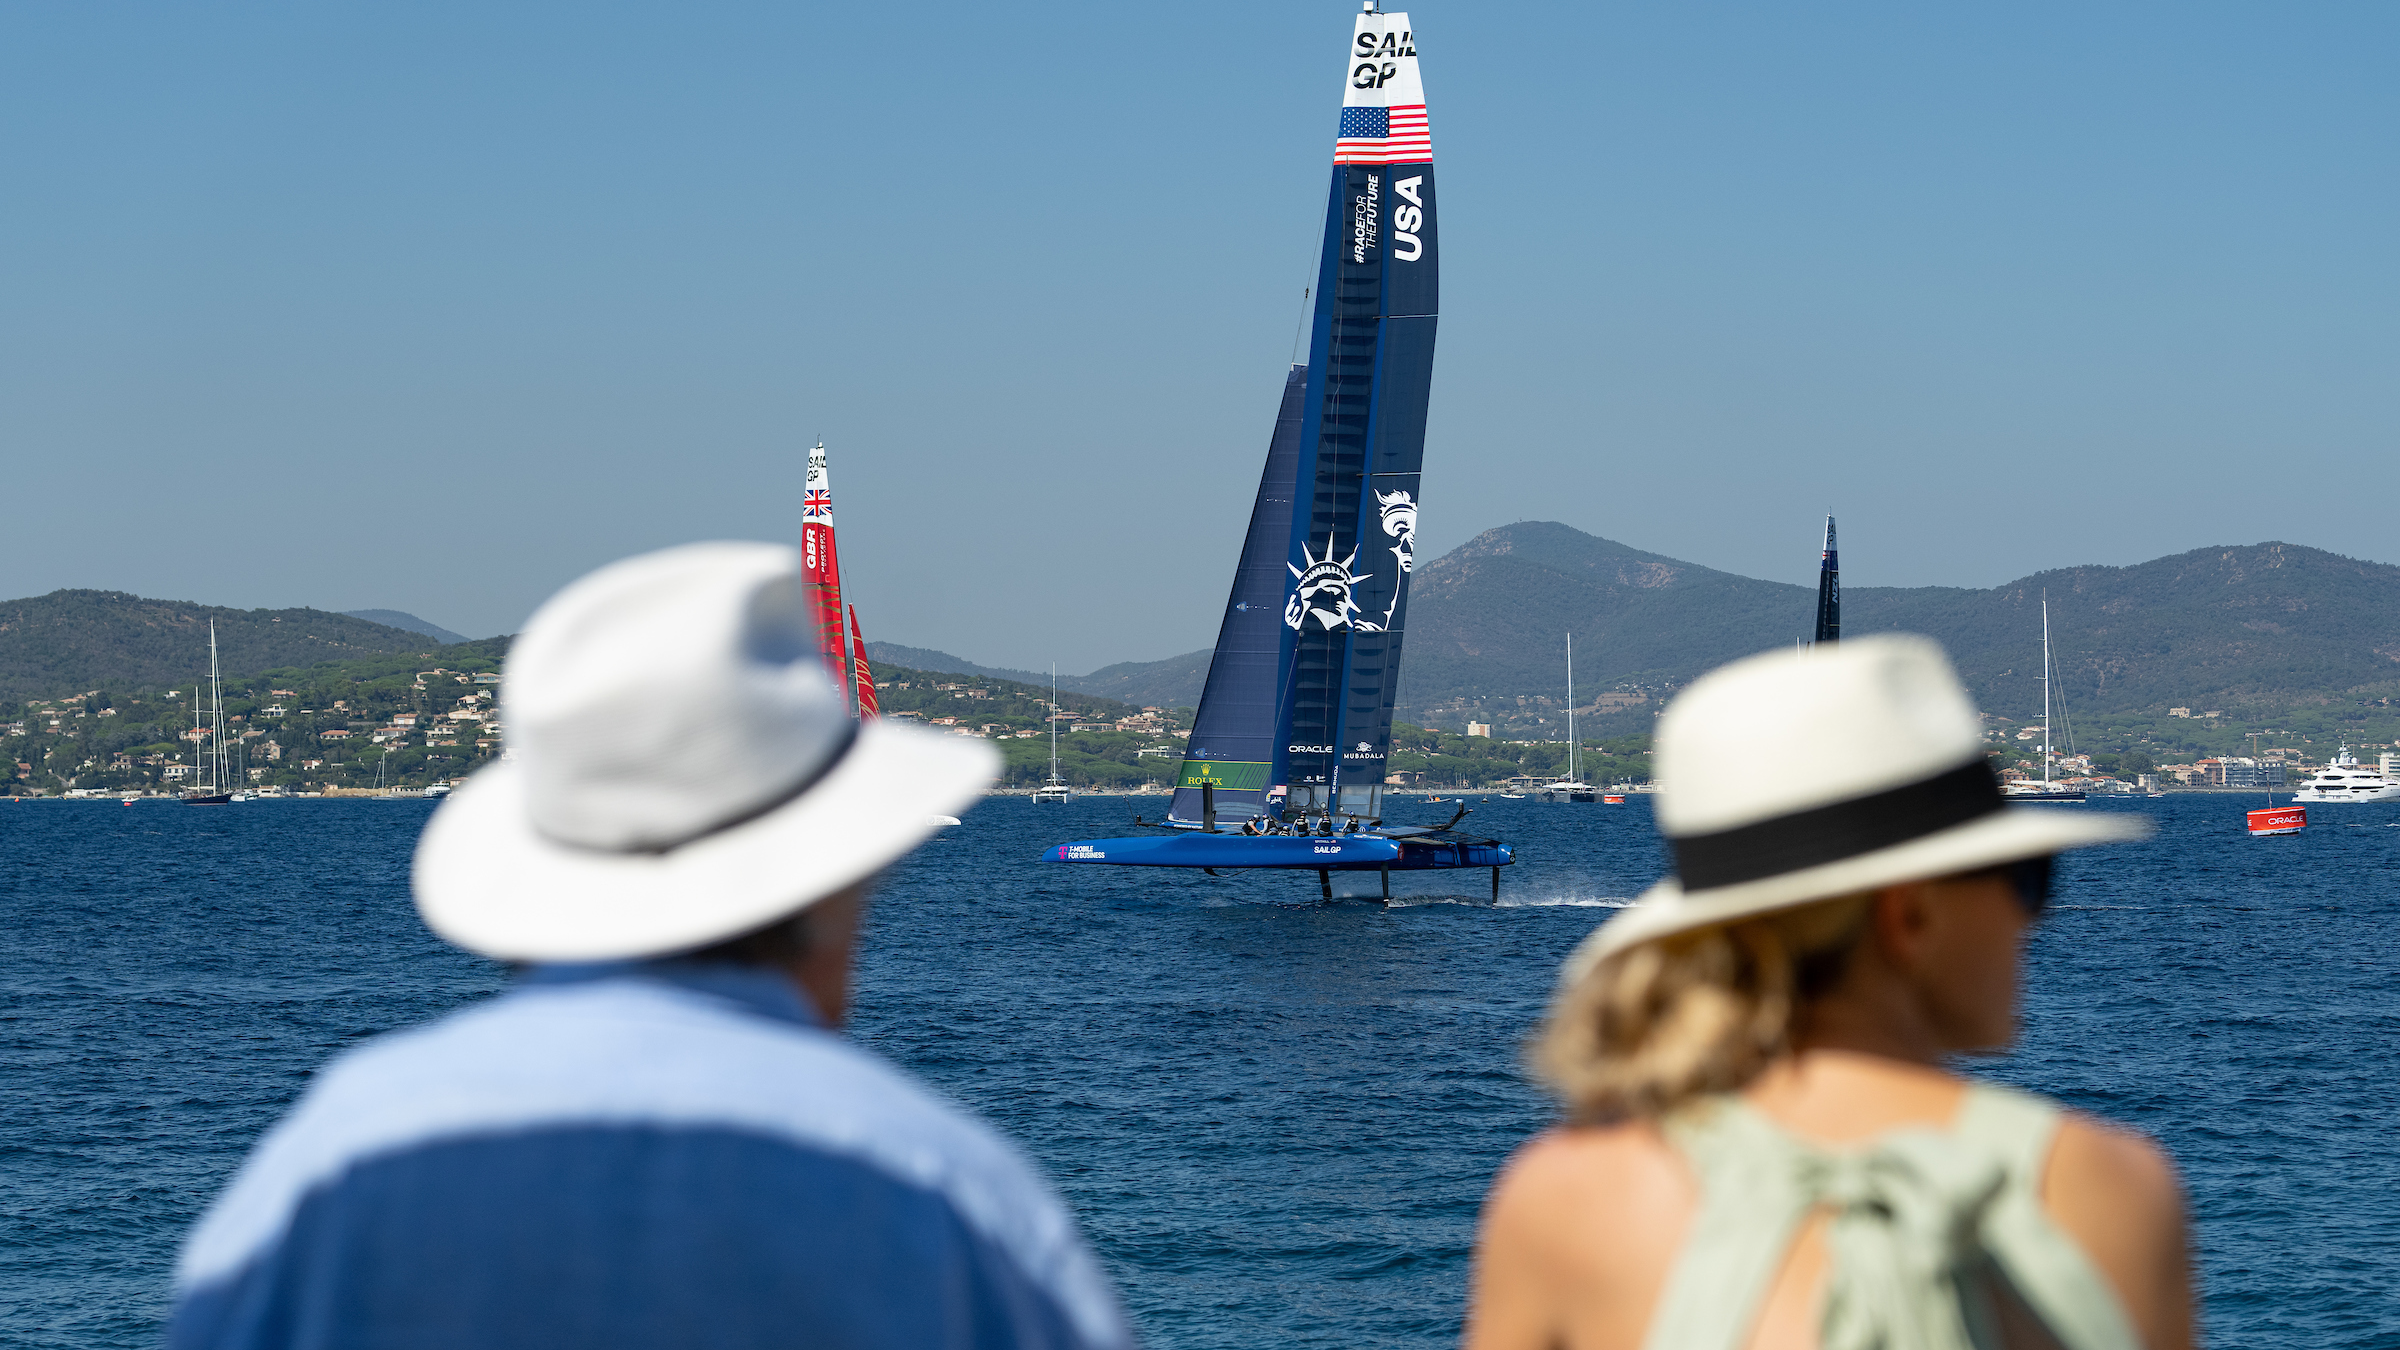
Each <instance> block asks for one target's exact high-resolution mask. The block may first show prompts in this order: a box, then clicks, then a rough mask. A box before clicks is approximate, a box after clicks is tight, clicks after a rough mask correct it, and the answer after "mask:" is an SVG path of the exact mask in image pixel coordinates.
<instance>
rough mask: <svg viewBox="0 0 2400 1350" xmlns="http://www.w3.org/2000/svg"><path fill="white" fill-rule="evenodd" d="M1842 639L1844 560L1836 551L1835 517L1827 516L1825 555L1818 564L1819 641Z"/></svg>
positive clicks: (1837, 640)
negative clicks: (1834, 538) (1834, 542)
mask: <svg viewBox="0 0 2400 1350" xmlns="http://www.w3.org/2000/svg"><path fill="white" fill-rule="evenodd" d="M1841 640H1842V560H1841V555H1840V554H1838V553H1836V552H1835V551H1834V546H1833V517H1831V516H1827V517H1825V557H1824V560H1823V561H1821V562H1819V563H1818V564H1817V641H1819V642H1839V641H1841Z"/></svg>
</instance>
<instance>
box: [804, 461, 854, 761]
mask: <svg viewBox="0 0 2400 1350" xmlns="http://www.w3.org/2000/svg"><path fill="white" fill-rule="evenodd" d="M800 585H801V588H802V589H803V590H804V591H805V592H806V593H807V595H808V607H809V614H810V616H811V617H812V618H813V619H815V621H816V628H817V657H818V659H819V660H821V661H823V662H824V663H825V673H826V674H828V675H830V676H832V677H833V682H834V685H835V686H836V687H837V688H839V689H840V690H841V691H842V702H843V705H844V706H846V707H848V708H849V709H850V712H851V715H852V716H853V717H855V716H857V715H858V706H859V705H858V689H857V684H856V681H855V679H854V676H853V665H852V656H851V652H850V649H849V646H848V639H849V636H850V634H849V630H848V629H847V628H845V627H844V626H843V624H842V561H841V555H840V552H839V551H838V550H837V549H836V547H835V545H834V538H833V474H832V473H831V472H830V471H829V470H828V469H827V468H826V466H825V443H824V442H823V441H819V442H817V443H816V445H815V446H813V447H812V448H811V449H810V450H809V452H808V479H807V481H806V482H805V483H803V484H802V485H801V497H800ZM857 659H858V660H859V661H860V662H863V661H864V660H865V659H866V653H865V652H864V651H863V650H862V651H860V652H859V653H858V656H857Z"/></svg>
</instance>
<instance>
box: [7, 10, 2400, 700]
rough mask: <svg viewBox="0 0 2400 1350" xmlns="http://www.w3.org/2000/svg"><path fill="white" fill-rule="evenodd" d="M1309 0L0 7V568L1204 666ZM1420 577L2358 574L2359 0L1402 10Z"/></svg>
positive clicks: (2376, 171)
mask: <svg viewBox="0 0 2400 1350" xmlns="http://www.w3.org/2000/svg"><path fill="white" fill-rule="evenodd" d="M1353 12H1354V10H1353V8H1352V7H1351V6H1350V5H1348V4H1344V3H1338V2H1337V0H1274V2H1273V3H1266V2H1264V0H1258V2H1253V3H1224V4H1219V5H1214V6H1206V7H1201V6H1189V7H1181V8H1175V7H1158V6H1141V5H1127V4H1117V5H1108V6H1102V5H1096V4H1084V3H1055V4H1046V5H1033V6H1023V7H1015V8H1007V9H1003V8H997V7H994V6H990V5H984V4H977V5H971V6H970V5H963V4H954V3H948V2H947V0H924V2H923V3H916V4H910V5H905V6H900V5H890V6H885V5H839V6H836V5H823V4H816V5H812V4H792V3H781V4H763V3H762V4H748V3H708V2H706V0H700V2H697V3H695V2H693V0H685V2H684V3H678V4H673V5H667V4H611V3H591V2H588V0H587V2H586V3H579V4H574V5H566V4H554V3H542V2H540V0H524V2H520V3H512V4H508V5H491V4H481V3H479V4H461V3H443V2H442V0H428V2H425V3H412V4H409V5H368V4H358V3H331V4H328V3H309V4H301V3H289V4H247V3H238V2H234V3H219V4H211V5H206V6H197V5H170V4H163V3H141V2H139V0H130V2H128V3H114V4H108V5H39V4H30V3H0V127H4V128H5V130H0V181H6V182H7V183H8V184H9V185H10V186H9V190H8V191H7V192H5V193H0V466H4V467H5V471H6V472H5V480H4V481H5V488H4V489H0V492H4V500H5V501H6V503H7V513H6V518H7V520H8V526H7V528H6V529H5V530H0V594H5V595H10V596H17V595H34V594H40V593H43V592H47V591H50V590H53V589H56V588H60V587H96V588H104V589H115V590H126V591H133V592H136V593H139V594H143V595H150V596H160V597H166V598H173V599H183V600H197V601H203V602H208V603H213V604H224V605H233V606H241V607H261V606H286V605H314V606H318V607H321V608H327V609H360V608H391V609H400V610H406V611H409V612H411V613H414V614H417V615H419V616H421V617H423V618H425V619H428V620H431V621H432V622H434V623H437V624H440V625H442V626H444V627H446V628H450V629H454V630H456V631H459V632H463V633H468V634H474V635H482V634H487V633H497V632H507V631H514V630H515V629H516V628H517V627H518V626H520V625H521V624H522V622H523V620H524V617H525V616H526V615H527V614H528V613H529V612H531V610H532V609H533V607H534V606H535V605H537V604H538V603H539V602H540V601H541V599H542V598H543V597H544V596H545V595H546V594H548V593H549V592H550V591H552V590H554V589H555V588H557V587H558V586H560V585H562V584H563V583H565V582H566V581H568V580H570V579H572V578H573V577H575V576H576V575H578V574H580V573H581V572H583V571H586V570H588V569H590V568H592V567H594V566H596V565H598V564H600V563H603V562H606V561H608V560H610V559H613V558H617V557H622V556H625V555H628V554H631V553H635V552H639V551H642V550H645V549H650V548H654V547H660V546H664V545H668V544H673V543H678V542H683V541H686V540H692V539H702V538H760V539H777V540H794V539H796V538H797V534H798V528H799V494H800V483H801V476H802V471H803V466H804V457H805V450H806V446H807V445H808V444H809V443H810V442H811V441H812V440H813V439H815V438H817V437H819V436H822V437H823V438H824V440H825V441H826V443H827V445H828V447H829V453H830V455H831V456H832V465H833V475H834V491H835V499H836V507H837V513H838V518H839V522H840V527H841V541H842V550H843V568H844V573H845V577H846V580H847V582H848V584H849V588H850V592H851V597H852V599H853V600H854V601H855V603H856V604H857V606H858V609H859V612H860V616H861V620H862V623H863V625H864V628H865V631H866V635H867V636H868V637H869V638H870V639H880V640H887V641H892V642H899V643H906V644H910V645H915V646H924V647H935V648H940V649H943V650H946V651H950V652H953V653H956V654H958V655H961V656H965V657H969V658H971V659H974V660H979V661H984V662H988V663H992V664H998V665H1008V666H1016V667H1022V668H1034V669H1039V668H1046V667H1047V666H1048V665H1049V664H1050V663H1052V662H1053V661H1055V662H1056V663H1057V664H1058V665H1059V667H1060V669H1062V670H1065V671H1069V672H1080V671H1084V670H1088V669H1091V668H1093V667H1096V666H1099V665H1102V664H1106V663H1109V662H1113V661H1121V660H1149V659H1156V658H1160V657H1165V656H1169V655H1173V654H1177V653H1180V652H1184V651H1189V650H1192V649H1194V648H1196V647H1203V646H1206V645H1207V644H1208V643H1209V642H1210V641H1211V640H1212V639H1213V638H1214V635H1215V631H1214V630H1215V623H1216V619H1217V615H1218V613H1219V611H1220V608H1221V606H1222V605H1223V603H1224V596H1225V592H1226V587H1227V586H1228V584H1229V583H1230V581H1231V577H1232V569H1233V562H1234V555H1235V553H1236V551H1237V549H1238V547H1239V544H1240V539H1241V534H1242V530H1243V526H1244V523H1245V517H1246V514H1247V511H1248V506H1249V502H1250V498H1251V496H1252V494H1253V492H1254V491H1255V488H1256V481H1257V473H1258V468H1259V464H1260V460H1261V458H1262V456H1263V454H1264V451H1265V446H1266V439H1267V433H1268V431H1269V429H1270V425H1271V423H1272V420H1273V417H1274V412H1275V403H1276V399H1277V396H1278V393H1279V391H1280V387H1281V381H1282V371H1283V369H1284V367H1285V365H1286V363H1287V362H1288V361H1289V360H1290V359H1291V354H1292V343H1293V336H1294V330H1295V325H1296V323H1297V321H1298V319H1299V317H1300V292H1301V288H1302V287H1303V286H1304V285H1307V284H1308V283H1309V282H1310V280H1311V274H1312V273H1313V270H1314V265H1315V258H1314V246H1315V243H1316V239H1317V232H1318V228H1319V224H1320V221H1321V218H1322V213H1323V210H1324V199H1325V191H1326V182H1327V171H1328V165H1329V162H1330V156H1331V148H1332V147H1331V142H1332V138H1333V134H1334V128H1335V121H1336V109H1337V107H1338V105H1339V102H1340V89H1341V86H1340V84H1339V83H1338V81H1339V80H1340V79H1341V72H1342V70H1343V55H1344V52H1345V50H1346V44H1347V41H1348V36H1349V33H1350V27H1351V23H1350V16H1351V14H1352V13H1353ZM1410 13H1411V24H1412V28H1413V29H1414V31H1415V32H1416V34H1417V44H1418V50H1419V52H1420V53H1421V55H1422V58H1423V69H1424V75H1425V80H1426V87H1427V98H1428V103H1429V105H1430V107H1431V112H1432V124H1433V138H1434V162H1435V167H1436V170H1437V172H1438V173H1439V174H1440V181H1441V193H1442V205H1443V211H1444V216H1443V221H1442V250H1443V253H1442V262H1443V276H1442V300H1443V315H1442V323H1441V335H1440V348H1439V354H1438V357H1437V360H1436V364H1435V370H1434V386H1433V406H1432V420H1431V424H1430V429H1429V432H1428V436H1427V444H1426V456H1425V465H1426V472H1425V479H1424V494H1423V495H1424V503H1425V506H1424V511H1423V514H1422V516H1421V519H1420V543H1419V556H1420V557H1431V556H1434V555H1438V554H1439V553H1441V552H1443V551H1445V550H1447V549H1449V548H1452V547H1454V546H1456V545H1458V544H1460V543H1463V542H1465V541H1466V540H1467V539H1470V538H1472V537H1473V536H1474V535H1476V534H1477V533H1479V532H1481V531H1483V530H1486V529H1490V528H1493V527H1495V526H1500V525H1505V524H1508V523H1510V522H1512V521H1519V520H1558V521H1563V522H1565V523H1567V524H1569V525H1572V526H1575V527H1576V528H1578V529H1582V530H1587V531H1590V532H1592V533H1594V534H1598V535H1602V536H1605V537H1607V538H1611V539H1616V540H1620V541H1622V542H1624V543H1627V544H1630V545H1633V546H1634V547H1637V548H1642V549H1647V550H1651V551H1654V552H1658V553H1663V554H1667V555H1670V556H1673V557H1677V558H1682V559H1686V560H1689V561H1692V562H1695V563H1701V564H1705V565H1707V566H1711V567H1717V568H1722V569H1725V570H1728V571H1733V572H1738V573H1742V574H1745V575H1749V576H1758V577H1770V578H1776V579H1782V580H1789V581H1793V582H1798V583H1803V584H1806V583H1808V582H1810V581H1811V580H1813V571H1814V568H1815V564H1816V549H1817V543H1818V535H1819V532H1820V531H1821V529H1822V517H1823V516H1824V514H1825V513H1827V512H1832V513H1835V514H1837V515H1838V516H1839V517H1840V519H1841V524H1842V536H1843V538H1842V545H1843V564H1844V580H1845V582H1846V583H1847V584H1849V585H1851V586H1886V585H1898V586H1908V585H1936V584H1938V585H1966V586H1988V585H1994V584H1997V583H1999V582H2002V581H2005V580H2008V579H2011V578H2014V577H2017V576H2021V575H2024V574H2026V573H2029V572H2033V571H2037V570H2040V569H2044V568H2051V567H2060V566H2069V565H2075V564H2086V563H2105V564H2124V563H2132V562H2138V561H2141V560H2144V559H2147V558H2152V557H2157V556H2160V555H2162V554H2168V553H2175V552H2180V551H2183V550H2186V549H2193V548H2202V547H2207V546H2210V545H2217V544H2234V543H2255V542H2259V541H2263V540H2268V539H2277V540H2283V541H2286V542H2291V543H2298V544H2306V545H2311V546H2314V547H2319V548H2325V549H2330V550H2333V551H2335V552H2338V553H2343V554H2347V555H2350V556H2354V557H2363V558H2370V559H2375V560H2378V561H2385V562H2400V534H2395V532H2394V531H2393V529H2392V521H2393V517H2394V515H2395V506H2396V505H2400V496H2396V494H2395V491H2394V489H2395V488H2400V467H2396V463H2400V462H2396V459H2395V456H2394V454H2393V450H2394V440H2395V429H2396V423H2400V407H2396V406H2395V397H2396V394H2400V381H2396V380H2395V378H2394V377H2395V374H2400V371H2396V369H2395V367H2396V366H2400V265H2396V264H2395V260H2394V253H2395V247H2396V245H2395V241H2400V175H2395V172H2394V170H2395V167H2396V166H2395V144H2396V141H2395V133H2396V132H2400V118H2396V117H2395V114H2396V113H2400V78H2396V77H2400V70H2396V69H2395V66H2400V9H2395V8H2393V7H2390V6H2377V5H2366V4H2319V5H2307V6H2294V5H2257V4H2248V3H2244V4H2230V3H2191V4H2178V5H2166V4H2143V5H2130V4H2113V3H2106V2H2105V0H2103V2H2101V3H2090V2H2088V0H2087V2H2085V3H2076V4H2065V3H2026V4H2017V5H2008V6H1958V5H1948V6H1929V5H1924V4H1921V3H1908V4H1903V3H1842V2H1841V0H1834V2H1833V3H1826V4H1818V5H1808V6H1796V5H1789V4H1766V3H1694V4H1679V5H1673V6H1663V5H1633V4H1621V3H1617V4H1609V3H1604V4H1595V5H1588V6H1557V5H1545V6H1539V7H1536V6H1532V5H1517V4H1505V3H1493V2H1492V0H1479V2H1478V3H1476V4H1473V5H1466V4H1459V3H1455V2H1454V0H1443V2H1442V3H1427V4H1425V5H1423V6H1421V7H1418V8H1415V9H1412V10H1411V11H1410Z"/></svg>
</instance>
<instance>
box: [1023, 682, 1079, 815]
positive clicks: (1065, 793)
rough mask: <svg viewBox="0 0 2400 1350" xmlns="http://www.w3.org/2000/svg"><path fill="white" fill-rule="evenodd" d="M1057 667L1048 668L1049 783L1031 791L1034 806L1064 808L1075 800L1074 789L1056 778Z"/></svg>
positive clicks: (1061, 779) (1063, 780) (1062, 779)
mask: <svg viewBox="0 0 2400 1350" xmlns="http://www.w3.org/2000/svg"><path fill="white" fill-rule="evenodd" d="M1058 718H1059V711H1058V667H1057V666H1052V667H1050V781H1049V782H1047V783H1044V784H1042V785H1041V786H1040V787H1038V788H1035V789H1034V790H1033V803H1034V805H1036V806H1040V805H1043V804H1044V803H1049V804H1052V805H1057V806H1064V805H1066V804H1067V803H1068V802H1071V801H1073V800H1074V799H1075V789H1073V788H1071V787H1068V786H1067V780H1066V779H1064V778H1061V777H1059V776H1058Z"/></svg>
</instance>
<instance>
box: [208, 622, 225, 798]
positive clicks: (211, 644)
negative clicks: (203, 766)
mask: <svg viewBox="0 0 2400 1350" xmlns="http://www.w3.org/2000/svg"><path fill="white" fill-rule="evenodd" d="M208 705H209V713H208V776H209V785H208V790H209V791H210V792H212V793H217V792H223V791H224V790H225V691H224V689H223V687H222V686H221V684H220V683H219V677H218V667H217V621H216V620H215V619H210V620H209V621H208Z"/></svg>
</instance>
